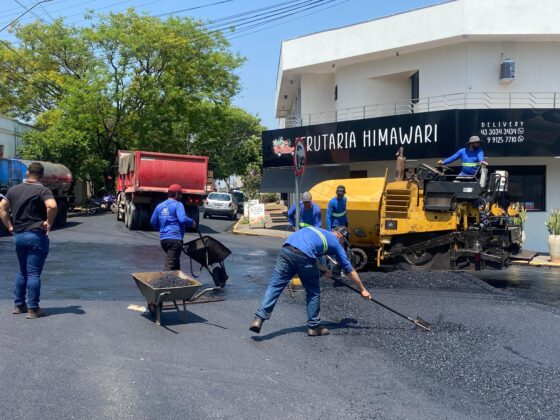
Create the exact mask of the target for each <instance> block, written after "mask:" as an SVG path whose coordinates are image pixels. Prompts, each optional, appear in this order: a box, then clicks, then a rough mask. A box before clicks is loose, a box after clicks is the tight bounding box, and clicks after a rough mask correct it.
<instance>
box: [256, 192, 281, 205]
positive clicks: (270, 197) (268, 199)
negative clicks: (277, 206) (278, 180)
mask: <svg viewBox="0 0 560 420" xmlns="http://www.w3.org/2000/svg"><path fill="white" fill-rule="evenodd" d="M260 200H261V201H262V202H263V203H276V202H278V201H279V200H280V194H277V193H265V194H261V195H260Z"/></svg>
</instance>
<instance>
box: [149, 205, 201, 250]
mask: <svg viewBox="0 0 560 420" xmlns="http://www.w3.org/2000/svg"><path fill="white" fill-rule="evenodd" d="M150 224H151V225H152V227H153V228H154V229H155V230H159V239H160V240H164V239H179V240H181V241H182V240H183V236H184V235H185V228H186V227H188V226H192V224H193V220H192V219H191V218H190V217H188V216H187V215H186V213H185V206H183V203H181V202H180V201H177V200H173V199H171V198H168V199H167V200H165V201H164V202H163V203H160V204H158V206H157V207H156V208H155V210H154V213H153V214H152V218H151V220H150Z"/></svg>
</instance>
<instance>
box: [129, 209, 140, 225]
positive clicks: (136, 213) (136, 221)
mask: <svg viewBox="0 0 560 420" xmlns="http://www.w3.org/2000/svg"><path fill="white" fill-rule="evenodd" d="M129 208H130V210H129V217H128V220H129V222H128V228H129V229H130V230H138V229H140V224H141V217H140V205H136V204H134V203H130V205H129Z"/></svg>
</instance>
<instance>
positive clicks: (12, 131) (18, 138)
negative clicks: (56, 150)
mask: <svg viewBox="0 0 560 420" xmlns="http://www.w3.org/2000/svg"><path fill="white" fill-rule="evenodd" d="M31 129H32V127H31V126H29V125H27V124H23V123H21V122H19V121H17V120H15V119H13V118H9V117H6V116H3V115H0V158H1V157H2V156H3V157H5V158H10V157H14V156H16V155H17V150H18V147H19V146H20V145H21V142H22V136H23V133H25V132H26V131H28V130H31Z"/></svg>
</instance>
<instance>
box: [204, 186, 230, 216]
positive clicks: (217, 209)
mask: <svg viewBox="0 0 560 420" xmlns="http://www.w3.org/2000/svg"><path fill="white" fill-rule="evenodd" d="M216 215H217V216H228V217H229V218H230V219H231V220H235V219H236V218H237V204H235V201H234V200H233V197H232V195H231V194H229V193H221V192H213V193H210V194H208V197H207V198H206V200H204V212H203V213H202V217H204V218H205V219H206V218H208V217H210V218H211V217H212V216H216Z"/></svg>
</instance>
